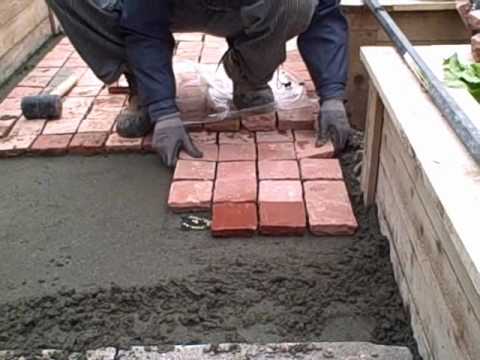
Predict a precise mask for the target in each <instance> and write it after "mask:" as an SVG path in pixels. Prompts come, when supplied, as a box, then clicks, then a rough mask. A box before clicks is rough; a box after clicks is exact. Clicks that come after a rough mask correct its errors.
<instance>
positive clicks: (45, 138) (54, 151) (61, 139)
mask: <svg viewBox="0 0 480 360" xmlns="http://www.w3.org/2000/svg"><path fill="white" fill-rule="evenodd" d="M72 136H73V135H40V136H39V137H38V138H37V140H35V142H34V143H33V145H32V147H31V151H32V152H34V153H40V154H45V155H61V154H64V153H66V152H67V149H68V145H69V144H70V140H71V139H72Z"/></svg>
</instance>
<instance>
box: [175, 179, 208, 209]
mask: <svg viewBox="0 0 480 360" xmlns="http://www.w3.org/2000/svg"><path fill="white" fill-rule="evenodd" d="M212 191H213V182H212V181H174V182H173V183H172V186H171V187H170V195H169V198H168V206H169V207H170V209H172V210H173V211H174V212H193V211H206V210H209V209H210V207H211V203H212Z"/></svg>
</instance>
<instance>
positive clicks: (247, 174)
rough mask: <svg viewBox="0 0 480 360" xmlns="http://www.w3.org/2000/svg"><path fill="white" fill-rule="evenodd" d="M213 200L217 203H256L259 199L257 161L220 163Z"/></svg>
mask: <svg viewBox="0 0 480 360" xmlns="http://www.w3.org/2000/svg"><path fill="white" fill-rule="evenodd" d="M213 201H214V202H215V203H245V202H253V203H255V202H256V201H257V175H256V169H255V162H253V161H238V162H225V163H219V164H218V168H217V180H216V182H215V193H214V199H213Z"/></svg>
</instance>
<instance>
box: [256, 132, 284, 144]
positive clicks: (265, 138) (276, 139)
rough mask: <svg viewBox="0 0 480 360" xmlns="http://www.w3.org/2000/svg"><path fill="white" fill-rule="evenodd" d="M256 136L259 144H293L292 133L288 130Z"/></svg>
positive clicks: (258, 133) (261, 133) (259, 133)
mask: <svg viewBox="0 0 480 360" xmlns="http://www.w3.org/2000/svg"><path fill="white" fill-rule="evenodd" d="M256 135H257V143H259V144H262V143H285V142H293V133H292V132H291V131H290V130H287V131H264V132H257V133H256Z"/></svg>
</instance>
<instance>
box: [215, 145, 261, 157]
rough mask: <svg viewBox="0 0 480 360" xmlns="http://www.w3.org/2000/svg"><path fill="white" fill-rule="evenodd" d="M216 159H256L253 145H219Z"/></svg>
mask: <svg viewBox="0 0 480 360" xmlns="http://www.w3.org/2000/svg"><path fill="white" fill-rule="evenodd" d="M218 159H219V161H255V160H256V159H257V153H256V150H255V145H254V144H244V145H233V144H223V145H220V151H219V155H218Z"/></svg>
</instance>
